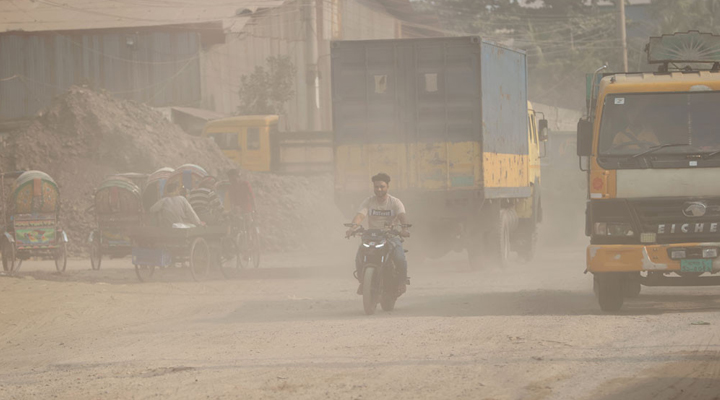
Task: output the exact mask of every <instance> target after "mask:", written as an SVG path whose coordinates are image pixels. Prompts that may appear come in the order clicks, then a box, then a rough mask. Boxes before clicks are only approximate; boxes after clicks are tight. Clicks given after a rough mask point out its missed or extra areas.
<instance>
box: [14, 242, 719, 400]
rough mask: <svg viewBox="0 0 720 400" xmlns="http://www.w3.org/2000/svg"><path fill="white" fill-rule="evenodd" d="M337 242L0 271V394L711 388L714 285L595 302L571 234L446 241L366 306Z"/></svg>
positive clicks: (347, 255)
mask: <svg viewBox="0 0 720 400" xmlns="http://www.w3.org/2000/svg"><path fill="white" fill-rule="evenodd" d="M353 246H354V244H353V243H347V245H345V246H341V248H336V249H334V252H333V253H332V254H323V253H317V254H309V253H291V254H271V255H268V256H266V257H265V259H264V260H263V265H262V267H261V268H260V269H251V270H247V271H245V273H244V274H243V275H242V277H241V278H240V279H237V280H232V281H227V280H222V279H220V277H219V276H217V277H216V279H213V280H209V281H206V282H201V283H196V282H193V281H192V280H191V279H190V276H189V273H188V272H187V271H184V270H181V269H178V270H171V271H162V273H159V274H156V280H155V281H153V282H150V283H139V282H138V281H137V279H136V277H135V274H134V271H133V269H132V265H131V263H130V260H129V259H120V260H113V261H106V262H105V263H104V264H103V268H102V269H101V270H100V271H92V270H90V264H89V261H88V260H81V259H76V260H70V262H69V265H68V270H67V272H66V273H65V274H63V275H57V274H56V273H54V272H53V268H54V266H53V265H52V264H51V263H50V262H43V261H34V262H26V263H25V264H24V265H23V266H22V270H21V272H20V274H19V276H16V277H0V304H2V308H0V310H1V311H0V354H2V357H0V398H3V399H39V398H43V399H48V398H62V399H98V398H103V399H150V398H173V399H197V398H209V399H235V398H243V399H286V398H293V399H322V398H327V399H438V398H459V399H640V400H642V399H718V398H720V397H718V396H719V395H720V361H719V360H720V357H718V356H719V355H720V354H719V350H720V347H719V345H720V334H719V333H718V326H719V325H720V313H718V310H719V309H720V291H719V290H718V289H717V288H643V294H641V295H640V297H639V298H637V299H633V300H629V301H628V302H627V303H626V306H625V307H624V308H623V312H622V313H621V314H619V315H603V314H601V313H600V312H599V309H598V306H597V304H596V303H595V300H594V297H593V294H592V289H591V277H590V276H589V275H583V273H582V271H583V265H584V259H583V251H582V248H577V247H572V248H552V249H549V250H546V251H545V252H543V253H541V254H540V255H539V256H538V258H537V259H536V261H535V262H532V263H528V264H521V263H517V265H514V266H513V267H511V268H509V269H505V270H503V269H499V268H493V267H487V268H485V269H483V270H481V271H470V270H469V269H468V268H467V263H466V262H465V258H464V255H463V254H455V255H451V256H448V257H446V258H444V259H442V260H439V261H433V262H426V263H424V264H422V265H419V264H417V263H416V264H411V266H410V268H411V272H410V275H411V276H412V285H411V286H410V287H409V290H408V293H407V294H406V295H404V296H403V297H401V298H400V299H399V300H398V304H397V309H396V310H395V311H393V312H389V313H385V312H382V311H380V310H379V309H378V313H377V314H376V315H373V316H366V315H364V314H363V311H362V304H361V298H360V297H359V296H357V295H356V294H355V289H356V284H355V283H354V281H353V279H352V277H351V275H350V271H351V268H352V267H351V265H352V259H353V251H354V249H353ZM700 321H702V322H705V323H708V324H709V325H697V324H695V323H697V322H700Z"/></svg>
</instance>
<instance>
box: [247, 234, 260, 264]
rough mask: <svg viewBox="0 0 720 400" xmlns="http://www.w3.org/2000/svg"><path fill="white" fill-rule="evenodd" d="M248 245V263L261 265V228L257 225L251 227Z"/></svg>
mask: <svg viewBox="0 0 720 400" xmlns="http://www.w3.org/2000/svg"><path fill="white" fill-rule="evenodd" d="M248 247H249V249H248V250H249V251H248V265H252V266H253V268H258V267H260V230H259V229H258V228H257V227H255V226H253V227H251V228H250V234H249V236H248Z"/></svg>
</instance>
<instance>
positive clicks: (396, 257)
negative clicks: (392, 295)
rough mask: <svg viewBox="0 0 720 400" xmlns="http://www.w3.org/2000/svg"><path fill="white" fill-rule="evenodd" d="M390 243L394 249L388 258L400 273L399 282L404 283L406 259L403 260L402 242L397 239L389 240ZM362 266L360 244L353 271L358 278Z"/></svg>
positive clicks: (405, 278)
mask: <svg viewBox="0 0 720 400" xmlns="http://www.w3.org/2000/svg"><path fill="white" fill-rule="evenodd" d="M390 242H392V243H393V244H394V245H395V248H394V249H393V251H392V252H391V253H390V257H391V258H392V261H393V263H394V264H395V267H396V268H397V269H398V272H400V279H399V281H400V282H405V281H406V280H407V259H405V250H404V249H403V246H402V242H401V241H400V238H399V237H394V238H391V239H390ZM362 264H363V259H362V244H361V245H360V248H358V251H357V255H356V256H355V270H357V274H358V276H360V272H361V271H362Z"/></svg>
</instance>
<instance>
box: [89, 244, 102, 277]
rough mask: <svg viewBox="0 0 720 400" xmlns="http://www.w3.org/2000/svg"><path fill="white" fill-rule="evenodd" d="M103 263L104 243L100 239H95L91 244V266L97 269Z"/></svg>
mask: <svg viewBox="0 0 720 400" xmlns="http://www.w3.org/2000/svg"><path fill="white" fill-rule="evenodd" d="M100 264H102V244H101V243H100V242H99V241H97V242H96V241H93V242H92V244H91V245H90V266H92V269H93V270H95V271H97V270H99V269H100Z"/></svg>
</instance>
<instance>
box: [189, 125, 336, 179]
mask: <svg viewBox="0 0 720 400" xmlns="http://www.w3.org/2000/svg"><path fill="white" fill-rule="evenodd" d="M278 121H279V116H277V115H241V116H236V117H229V118H221V119H215V120H212V121H209V122H208V123H207V124H205V128H204V129H203V131H202V136H203V137H209V138H212V139H213V140H214V141H215V143H216V144H217V145H218V147H220V149H221V150H222V151H223V153H224V154H225V156H227V157H228V158H229V159H230V160H232V161H233V162H234V163H236V164H237V165H238V166H239V167H240V168H242V169H244V170H247V171H255V172H275V173H287V174H319V173H331V172H332V170H333V161H332V157H333V144H332V143H333V142H332V141H333V137H332V132H326V131H296V132H282V131H280V130H279V129H278Z"/></svg>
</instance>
